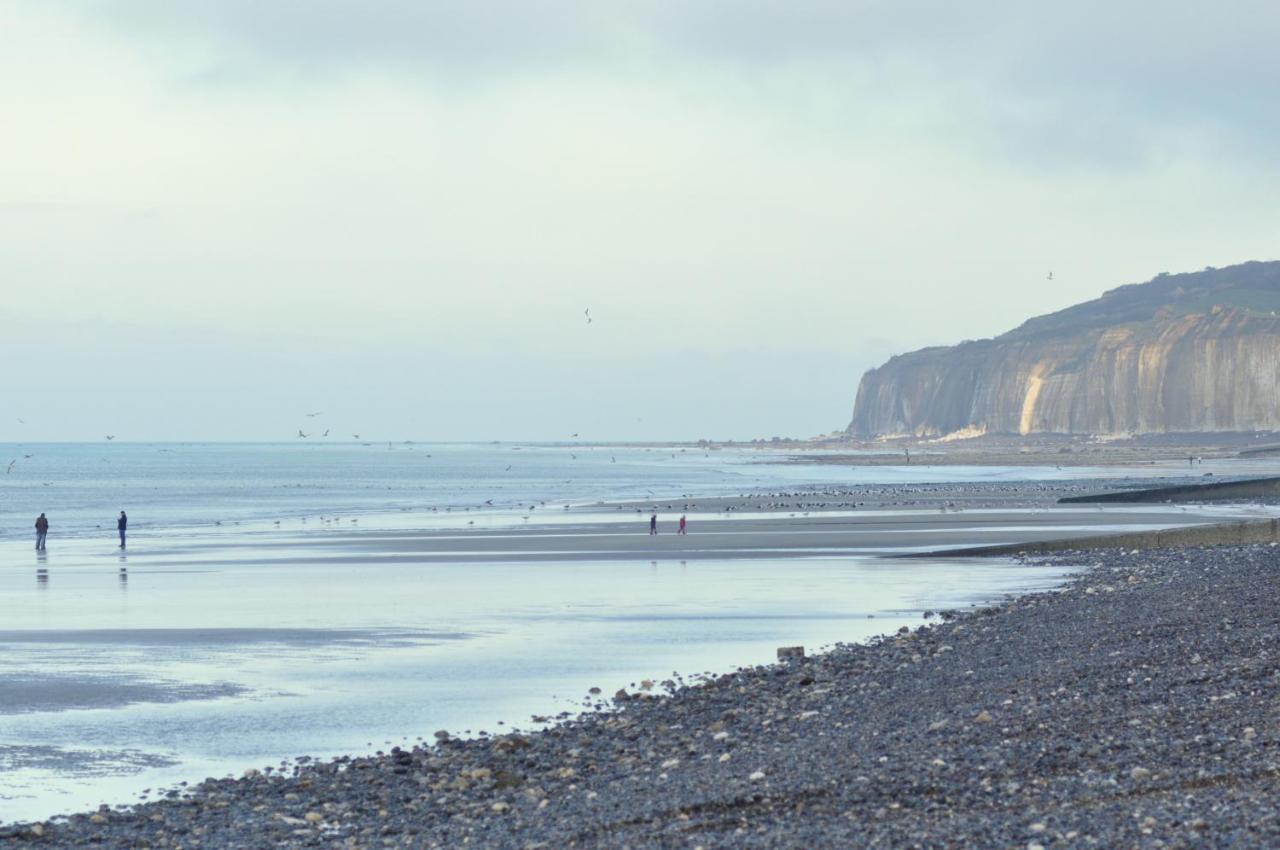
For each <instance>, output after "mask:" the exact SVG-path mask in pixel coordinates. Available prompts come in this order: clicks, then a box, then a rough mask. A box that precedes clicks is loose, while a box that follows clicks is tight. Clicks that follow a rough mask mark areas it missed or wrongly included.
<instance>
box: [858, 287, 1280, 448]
mask: <svg viewBox="0 0 1280 850" xmlns="http://www.w3.org/2000/svg"><path fill="white" fill-rule="evenodd" d="M1253 430H1280V262H1278V263H1245V264H1243V265H1240V266H1232V267H1230V268H1226V269H1215V270H1206V271H1204V272H1197V273H1194V274H1183V275H1162V276H1160V277H1158V278H1156V279H1155V280H1152V281H1150V282H1148V283H1145V284H1135V285H1130V286H1124V287H1121V288H1119V289H1116V290H1112V291H1111V292H1108V293H1106V294H1105V295H1103V296H1102V297H1101V298H1099V299H1097V300H1095V301H1090V302H1087V303H1085V304H1080V305H1077V306H1075V307H1071V308H1068V309H1066V310H1062V311H1060V312H1058V313H1053V314H1051V315H1048V316H1041V317H1039V318H1036V319H1032V320H1030V321H1028V322H1026V323H1025V324H1023V325H1022V326H1021V327H1019V328H1017V329H1015V330H1013V331H1010V332H1009V333H1006V334H1003V335H1002V336H999V337H996V338H995V339H989V340H980V341H977V342H966V343H962V344H960V345H957V346H952V347H947V348H926V349H922V350H920V351H916V352H912V353H910V354H905V355H902V356H899V357H894V358H893V359H891V360H890V361H889V362H888V363H886V364H884V365H883V366H881V367H879V368H878V369H873V370H871V371H870V372H868V373H867V374H866V375H865V376H863V378H862V383H861V384H860V385H859V387H858V395H857V400H856V401H855V402H854V410H853V421H852V422H851V423H850V425H849V432H850V433H851V434H854V435H857V436H862V437H872V436H888V435H903V434H911V435H915V436H929V437H937V436H945V435H948V434H977V433H1014V434H1018V433H1020V434H1030V433H1044V432H1052V433H1064V434H1120V433H1133V434H1141V433H1159V432H1179V431H1253Z"/></svg>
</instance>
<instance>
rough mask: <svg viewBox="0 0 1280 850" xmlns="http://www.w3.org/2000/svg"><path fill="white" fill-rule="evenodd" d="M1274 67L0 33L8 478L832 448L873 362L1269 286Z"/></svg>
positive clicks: (120, 26) (523, 32)
mask: <svg viewBox="0 0 1280 850" xmlns="http://www.w3.org/2000/svg"><path fill="white" fill-rule="evenodd" d="M1278 42H1280V7H1278V6H1276V5H1275V4H1271V3H1264V2H1239V1H1237V2H1231V0H1227V1H1226V2H1222V3H1216V4H1207V3H1203V2H1184V0H1164V2H1159V3H1157V2H1146V0H1134V2H1129V3H1125V4H1116V3H1114V2H1106V3H1103V2H1094V0H1080V2H1076V3H1071V4H1052V5H1050V4H1040V3H1025V2H1005V1H1004V0H992V1H991V2H984V3H978V4H960V3H955V2H952V0H927V2H888V1H887V0H886V1H885V2H880V1H879V0H840V2H835V0H832V1H831V2H828V0H810V2H805V0H800V1H799V2H794V1H793V2H775V0H735V2H732V3H730V2H720V0H706V1H705V2H698V0H681V2H644V0H637V2H630V3H619V4H610V3H600V2H598V0H593V2H586V0H581V2H579V0H547V1H546V2H537V0H509V2H497V0H493V1H492V2H485V0H476V2H468V3H455V2H449V3H446V2H435V0H384V2H355V0H307V2H301V1H300V0H299V1H298V2H286V1H285V0H185V2H173V0H80V2H70V0H31V2H27V0H0V116H3V118H2V123H0V319H3V322H4V324H3V327H4V328H5V331H4V333H3V334H2V335H0V362H2V363H3V364H4V375H5V378H4V384H5V386H4V389H5V390H6V392H5V393H4V398H5V403H4V406H3V408H0V441H36V440H92V439H101V438H102V437H103V436H105V435H107V434H112V435H114V436H116V437H117V439H121V440H261V439H289V438H292V437H293V435H294V433H295V431H296V430H297V429H298V428H299V427H305V428H307V429H308V430H312V429H313V428H314V430H323V428H325V427H329V428H331V429H332V430H333V432H334V436H337V435H338V434H339V433H341V434H343V435H348V434H349V433H361V434H362V436H365V437H367V438H370V439H416V440H432V439H436V440H465V439H483V440H489V439H539V440H555V439H567V438H569V437H570V436H571V435H572V434H578V435H579V438H580V439H584V440H638V439H698V438H703V437H706V438H714V439H750V438H753V437H770V436H774V435H782V436H796V437H802V436H810V435H814V434H819V433H825V432H829V431H832V430H835V429H841V428H843V427H844V426H845V425H846V424H847V422H848V420H849V416H850V409H851V407H852V403H853V398H854V394H855V392H856V389H857V383H858V380H859V378H860V376H861V375H862V373H863V372H864V371H865V370H867V369H869V368H872V367H874V366H876V365H879V364H880V363H882V362H883V361H884V360H886V359H887V358H888V357H890V356H891V355H894V354H899V353H903V352H905V351H909V350H913V349H915V348H919V347H922V346H926V345H939V344H948V343H954V342H958V341H960V340H963V339H976V338H981V337H987V336H993V335H996V334H999V333H1001V332H1003V331H1006V330H1008V329H1010V328H1012V327H1014V326H1016V325H1018V324H1020V323H1021V322H1022V321H1023V320H1025V319H1027V318H1029V317H1031V316H1034V315H1039V314H1043V313H1046V312H1050V311H1053V310H1056V309H1060V308H1062V307H1066V306H1069V305H1071V304H1074V303H1078V302H1080V301H1083V300H1087V299H1090V298H1094V297H1097V296H1098V295H1100V294H1101V293H1102V292H1104V291H1106V290H1108V289H1111V288H1114V287H1115V286H1118V285H1121V284H1125V283H1132V282H1137V281H1142V280H1147V279H1149V278H1151V277H1153V276H1154V275H1156V274H1157V273H1159V272H1162V271H1170V272H1176V271H1188V270H1195V269H1199V268H1202V267H1204V266H1207V265H1214V266H1224V265H1230V264H1232V263H1236V262H1243V261H1246V260H1253V259H1257V260H1266V259H1275V258H1277V255H1278V254H1280V252H1277V251H1276V250H1275V249H1274V247H1273V246H1274V244H1275V242H1276V236H1277V233H1278V232H1280V230H1278V227H1277V226H1278V225H1280V191H1277V190H1278V189H1280V168H1277V165H1278V164H1280V163H1278V162H1277V160H1278V159H1280V148H1278V147H1277V146H1276V145H1275V144H1274V138H1275V132H1276V130H1277V128H1280V100H1278V99H1277V98H1276V97H1275V96H1274V93H1275V91H1277V88H1278V84H1280V79H1278V78H1280V63H1277V62H1275V60H1274V45H1275V44H1276V43H1278ZM1051 271H1052V272H1053V278H1052V280H1050V279H1048V274H1049V272H1051ZM587 311H589V316H588V312H587ZM588 318H590V320H591V321H590V322H588V321H587V319H588ZM316 411H321V412H323V415H322V416H320V417H314V418H307V417H305V413H307V412H316ZM316 426H318V427H316Z"/></svg>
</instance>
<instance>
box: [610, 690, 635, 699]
mask: <svg viewBox="0 0 1280 850" xmlns="http://www.w3.org/2000/svg"><path fill="white" fill-rule="evenodd" d="M629 699H631V695H630V694H628V693H627V689H626V688H618V691H617V693H615V694H614V695H613V701H614V702H626V701H627V700H629Z"/></svg>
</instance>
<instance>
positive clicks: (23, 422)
mask: <svg viewBox="0 0 1280 850" xmlns="http://www.w3.org/2000/svg"><path fill="white" fill-rule="evenodd" d="M18 424H19V425H26V424H27V420H25V419H23V418H22V417H21V416H19V417H18Z"/></svg>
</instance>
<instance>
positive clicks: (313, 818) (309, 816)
mask: <svg viewBox="0 0 1280 850" xmlns="http://www.w3.org/2000/svg"><path fill="white" fill-rule="evenodd" d="M302 819H303V820H304V821H306V822H307V823H320V821H322V820H324V815H322V814H320V813H319V812H307V813H306V814H305V815H303V816H302Z"/></svg>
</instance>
